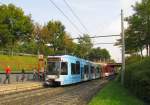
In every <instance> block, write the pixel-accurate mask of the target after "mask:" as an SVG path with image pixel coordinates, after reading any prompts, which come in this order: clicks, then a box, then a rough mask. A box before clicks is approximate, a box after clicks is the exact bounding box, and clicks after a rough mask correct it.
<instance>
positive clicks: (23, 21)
mask: <svg viewBox="0 0 150 105" xmlns="http://www.w3.org/2000/svg"><path fill="white" fill-rule="evenodd" d="M32 30H33V23H32V20H31V16H30V15H28V16H26V15H24V12H23V10H22V9H21V8H18V7H16V6H14V5H13V4H8V5H4V4H3V5H0V45H1V46H7V45H9V46H10V45H14V44H16V43H17V42H18V41H20V40H24V39H26V38H27V37H30V35H31V33H32Z"/></svg>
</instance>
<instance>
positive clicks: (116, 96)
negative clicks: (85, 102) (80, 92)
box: [89, 81, 145, 105]
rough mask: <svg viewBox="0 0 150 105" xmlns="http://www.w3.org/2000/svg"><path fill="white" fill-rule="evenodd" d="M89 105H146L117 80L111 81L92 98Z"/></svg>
mask: <svg viewBox="0 0 150 105" xmlns="http://www.w3.org/2000/svg"><path fill="white" fill-rule="evenodd" d="M89 105H145V104H144V102H142V101H141V100H139V99H138V98H136V97H135V96H133V95H132V94H131V93H129V92H128V91H127V90H126V89H125V88H124V87H122V86H121V85H120V84H119V83H117V82H116V81H112V82H110V83H109V84H108V85H106V86H105V87H104V88H103V89H102V90H101V91H99V92H98V93H97V95H96V96H95V97H94V98H93V99H92V100H91V102H90V103H89Z"/></svg>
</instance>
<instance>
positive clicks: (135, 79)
mask: <svg viewBox="0 0 150 105" xmlns="http://www.w3.org/2000/svg"><path fill="white" fill-rule="evenodd" d="M125 86H126V87H127V88H128V89H129V90H131V91H132V92H133V93H134V94H135V95H137V96H138V97H140V98H142V99H144V100H146V101H148V102H150V57H147V58H144V59H143V60H141V61H138V62H135V63H131V64H130V65H127V66H126V71H125Z"/></svg>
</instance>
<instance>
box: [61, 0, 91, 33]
mask: <svg viewBox="0 0 150 105" xmlns="http://www.w3.org/2000/svg"><path fill="white" fill-rule="evenodd" d="M63 1H64V3H65V4H66V5H67V7H68V8H69V9H70V11H71V12H72V14H73V15H74V16H75V18H76V19H77V20H78V21H79V23H80V24H81V26H82V27H83V28H84V29H85V31H87V32H88V33H89V31H88V29H87V28H86V26H85V25H84V24H83V22H82V21H81V19H80V18H79V16H78V15H77V14H76V13H75V12H74V11H73V9H72V8H71V6H70V5H69V4H68V3H67V1H66V0H63Z"/></svg>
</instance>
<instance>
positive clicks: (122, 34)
mask: <svg viewBox="0 0 150 105" xmlns="http://www.w3.org/2000/svg"><path fill="white" fill-rule="evenodd" d="M121 39H122V70H121V84H122V85H124V75H125V40H124V16H123V10H121Z"/></svg>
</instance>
